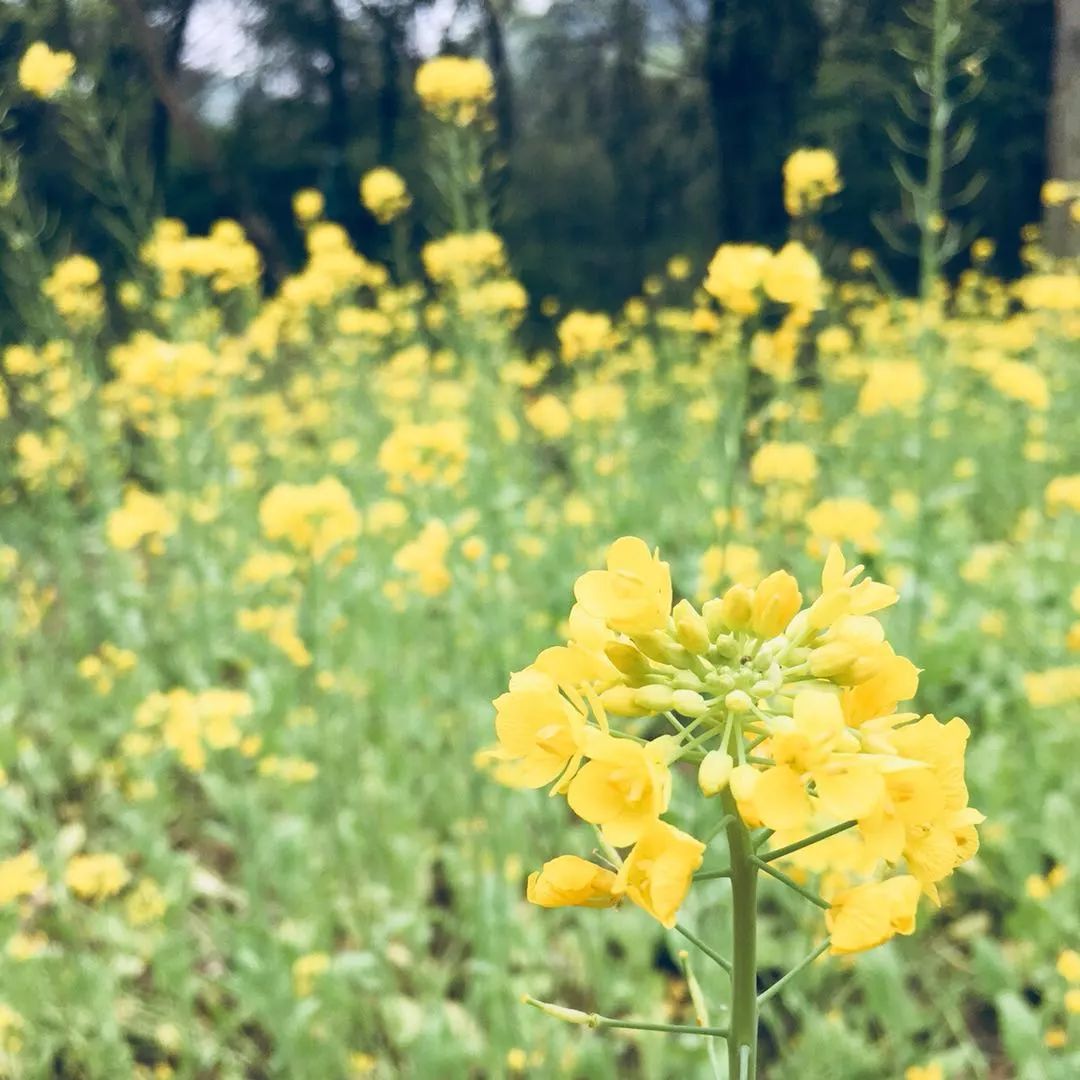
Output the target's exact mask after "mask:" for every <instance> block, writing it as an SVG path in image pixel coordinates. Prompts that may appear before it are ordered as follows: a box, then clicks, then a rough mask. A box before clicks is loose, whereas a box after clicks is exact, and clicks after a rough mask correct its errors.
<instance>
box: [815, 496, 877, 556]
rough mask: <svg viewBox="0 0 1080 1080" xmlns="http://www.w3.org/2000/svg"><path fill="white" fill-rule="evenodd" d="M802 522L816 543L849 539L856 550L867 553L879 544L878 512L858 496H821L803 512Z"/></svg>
mask: <svg viewBox="0 0 1080 1080" xmlns="http://www.w3.org/2000/svg"><path fill="white" fill-rule="evenodd" d="M806 524H807V527H808V528H809V530H810V533H811V536H812V537H813V539H814V540H815V541H818V542H822V541H827V542H829V543H833V544H840V543H843V542H844V541H850V542H851V543H852V544H854V545H855V547H856V548H857V549H858V550H860V551H867V552H875V551H877V549H878V548H879V546H880V542H879V540H878V529H880V528H881V514H880V513H879V512H878V511H877V510H875V509H874V507H872V506H871V505H870V504H869V503H868V502H865V501H864V500H862V499H853V498H837V499H823V500H822V501H821V502H820V503H818V504H817V506H815V507H814V508H813V509H812V510H811V511H810V512H809V513H808V514H807V515H806Z"/></svg>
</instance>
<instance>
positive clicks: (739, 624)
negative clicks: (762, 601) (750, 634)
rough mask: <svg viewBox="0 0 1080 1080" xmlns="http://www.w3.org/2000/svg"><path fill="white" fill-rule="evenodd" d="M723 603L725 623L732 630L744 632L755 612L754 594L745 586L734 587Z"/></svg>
mask: <svg viewBox="0 0 1080 1080" xmlns="http://www.w3.org/2000/svg"><path fill="white" fill-rule="evenodd" d="M721 603H722V608H721V610H722V612H723V616H724V622H725V623H727V625H728V626H729V627H730V628H731V629H732V630H744V629H745V628H746V627H747V625H748V624H749V622H750V616H751V614H752V612H753V606H754V593H753V592H751V591H750V589H748V588H747V587H746V586H745V585H732V586H731V588H730V589H728V591H727V592H726V593H724V599H723V601H722V602H721Z"/></svg>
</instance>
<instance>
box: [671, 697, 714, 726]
mask: <svg viewBox="0 0 1080 1080" xmlns="http://www.w3.org/2000/svg"><path fill="white" fill-rule="evenodd" d="M672 696H673V698H674V708H675V711H676V712H680V713H682V715H683V716H689V717H690V719H691V720H696V719H697V718H698V717H699V716H703V715H704V714H705V712H706V711H707V710H708V708H709V706H708V705H706V704H705V699H704V698H703V697H702V696H701V695H700V694H699V693H698V692H697V691H696V690H676V691H675V693H674V694H673V695H672Z"/></svg>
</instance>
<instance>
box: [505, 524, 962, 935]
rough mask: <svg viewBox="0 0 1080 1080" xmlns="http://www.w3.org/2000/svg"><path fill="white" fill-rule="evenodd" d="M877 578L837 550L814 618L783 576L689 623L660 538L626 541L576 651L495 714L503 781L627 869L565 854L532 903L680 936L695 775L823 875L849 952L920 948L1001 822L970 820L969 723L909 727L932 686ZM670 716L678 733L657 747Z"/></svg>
mask: <svg viewBox="0 0 1080 1080" xmlns="http://www.w3.org/2000/svg"><path fill="white" fill-rule="evenodd" d="M861 573H862V567H860V566H856V567H854V568H851V569H849V568H847V567H846V565H845V560H844V557H843V555H842V554H841V552H840V550H839V548H837V547H835V546H833V547H832V548H831V550H830V551H829V553H828V557H827V558H826V560H825V567H824V570H823V572H822V575H821V592H820V595H819V596H818V598H817V599H816V600H814V601H813V602H812V603H811V604H809V605H808V606H804V604H803V597H802V594H801V593H800V591H799V587H798V584H797V582H796V580H795V578H794V577H792V576H791V575H790V574H788V573H786V572H784V571H777V572H775V573H773V574H770V575H768V576H767V577H765V578H764V579H763V580H761V581H760V582H759V583H758V584H757V585H756V586H755V587H750V586H748V585H741V584H736V585H733V586H731V588H729V589H728V590H727V592H725V593H724V595H723V596H721V597H717V598H714V599H711V600H709V601H707V602H706V603H705V604H704V605H703V606H702V607H701V609H700V610H698V609H697V608H695V607H694V605H692V604H691V603H690V602H689V601H687V600H680V601H679V602H678V603H677V604H675V606H674V607H672V585H671V577H670V572H669V568H668V565H667V564H666V563H665V562H663V561H661V560H660V558H659V555H658V553H653V552H651V551H650V550H649V548H648V546H647V545H646V544H645V542H644V541H642V540H640V539H637V538H635V537H623V538H622V539H620V540H617V541H616V542H615V543H614V544H613V545H612V546H611V547H610V549H609V550H608V554H607V568H606V569H605V570H595V571H590V572H589V573H586V574H584V575H583V576H582V577H580V578H579V579H578V581H577V584H576V586H575V589H574V593H575V597H576V599H577V604H576V606H575V607H574V609H573V611H572V612H571V614H570V619H569V629H570V640H569V641H568V643H567V644H566V645H563V646H556V647H553V648H549V649H546V650H544V651H543V652H542V653H540V655H539V656H538V657H537V659H536V660H535V661H534V662H533V663H532V664H531V665H530V666H529V667H528V668H526V669H524V670H523V671H520V672H518V673H517V674H515V675H514V676H513V677H512V678H511V680H510V686H509V690H508V692H507V693H505V694H503V695H502V696H501V697H499V698H498V699H496V701H495V710H496V732H497V735H498V744H497V745H496V746H495V747H494V748H493V749H492V750H491V751H489V752H488V759H489V760H490V761H491V762H492V764H493V765H494V770H495V774H496V776H497V778H498V779H500V780H501V781H503V782H504V783H506V784H509V785H512V786H518V787H526V788H536V787H543V786H546V785H552V793H553V794H562V795H565V797H566V800H567V803H568V804H569V806H570V809H571V810H573V811H574V813H576V814H577V816H578V817H580V818H581V819H583V820H584V821H587V822H590V823H591V824H593V825H595V826H597V828H598V830H599V834H600V837H601V839H602V841H603V843H604V846H605V851H606V854H607V857H608V859H609V861H610V864H611V865H610V868H606V867H601V866H597V865H595V864H593V863H590V862H588V861H586V860H583V859H580V858H578V857H576V856H571V855H564V856H560V857H559V858H557V859H554V860H552V861H551V862H549V863H547V864H546V865H545V866H544V868H543V869H542V870H541V871H540V872H539V873H538V874H534V875H533V876H532V877H531V878H530V880H529V885H528V896H529V899H530V900H532V901H533V902H535V903H537V904H540V905H542V906H545V907H556V906H564V905H582V906H589V907H601V906H612V905H614V904H616V903H618V902H619V901H620V900H621V899H622V898H623V897H627V898H629V899H630V900H631V901H632V902H633V903H635V904H637V905H639V906H641V907H642V908H644V909H645V910H646V911H648V912H649V913H650V914H652V915H653V916H655V917H656V918H657V919H658V920H659V921H660V922H662V923H663V924H664V925H665V926H672V925H674V922H675V918H676V913H677V911H678V908H679V906H680V904H681V903H682V901H683V899H684V897H685V895H686V893H687V891H688V889H689V887H690V883H691V880H692V878H693V874H694V872H695V871H696V870H697V869H698V867H699V866H700V865H701V863H702V859H703V854H704V851H705V845H704V844H703V843H702V842H701V841H699V840H697V839H696V838H694V837H693V836H690V835H688V834H687V833H685V832H683V831H681V830H680V829H678V828H676V827H675V826H674V825H672V824H670V823H669V822H667V821H665V820H664V819H663V815H664V814H665V813H666V812H667V811H668V808H669V804H670V801H671V794H672V782H673V773H674V770H675V768H676V766H677V765H678V764H679V763H686V764H696V765H697V766H698V783H699V788H700V790H701V792H702V793H703V794H704V795H705V796H706V797H712V796H716V795H720V796H721V797H722V799H723V800H724V802H725V806H730V807H731V808H732V809H733V810H734V811H735V812H736V813H737V814H738V815H739V817H741V819H742V821H743V822H744V823H745V824H746V825H747V826H749V827H752V828H756V827H764V828H766V829H768V830H770V832H771V834H772V840H771V842H772V844H773V848H774V850H777V855H776V857H777V858H780V857H782V854H781V853H780V852H779V851H778V849H780V848H783V849H784V852H785V853H786V852H788V851H790V852H791V855H790V857H791V858H793V859H795V860H796V861H798V862H800V863H801V864H802V868H803V869H804V870H809V871H816V872H821V873H823V875H824V877H823V887H824V889H825V891H826V893H827V894H828V896H829V898H830V901H831V906H829V905H828V904H826V906H828V907H829V910H828V915H827V922H828V926H829V930H830V934H831V947H832V951H833V952H835V953H846V952H853V951H857V950H859V949H866V948H871V947H873V946H875V945H878V944H881V943H882V942H884V941H886V940H888V939H889V938H890V937H892V936H893V935H894V934H896V933H911V931H912V930H913V928H914V924H915V908H916V904H917V901H918V899H919V896H920V894H923V893H925V894H926V895H927V896H929V897H930V898H931V899H932V900H934V901H937V899H938V893H937V885H938V883H939V882H940V881H941V880H942V879H944V878H945V877H947V876H948V875H949V874H950V873H951V872H952V871H953V870H954V869H955V868H956V867H957V866H958V865H959V864H960V863H962V862H963V861H965V860H966V859H968V858H970V857H971V855H973V854H974V852H975V851H976V849H977V846H978V840H977V836H976V832H975V825H976V824H977V823H978V822H979V821H981V820H982V816H981V815H980V814H978V813H977V812H976V811H975V810H972V809H971V808H970V807H968V805H967V788H966V787H965V784H964V747H965V744H966V741H967V736H968V728H967V725H966V724H964V722H963V721H962V720H960V719H953V720H951V721H949V722H948V723H947V724H942V723H940V722H939V721H938V720H937V719H936V718H935V717H933V716H924V717H922V718H921V719H920V718H919V717H918V716H917V714H914V713H906V712H897V706H898V703H899V702H900V701H903V700H906V699H908V698H910V697H912V696H913V695H914V693H915V690H916V687H917V685H918V671H917V669H916V668H915V666H914V665H913V664H912V663H911V661H910V660H908V659H906V658H905V657H903V656H899V655H897V654H896V653H895V652H894V651H893V649H892V647H891V646H890V645H889V644H888V642H887V641H886V640H885V633H884V630H883V628H882V625H881V623H880V622H879V621H878V620H877V619H876V618H875V617H874V613H875V612H878V611H880V610H882V609H883V608H886V607H889V606H890V605H892V604H893V603H895V602H896V600H897V594H896V592H895V590H894V589H892V588H891V587H890V586H888V585H884V584H880V583H878V582H875V581H872V580H870V579H860V575H861ZM615 718H620V719H619V724H618V726H616V719H615ZM658 720H659V722H660V723H662V724H663V725H664V726H665V727H668V728H670V729H672V730H667V731H664V732H663V733H660V734H657V733H656V726H657V721H658ZM822 833H824V834H825V835H824V836H822V837H821V838H820V839H819V840H815V839H814V838H815V837H817V836H818V835H819V834H822ZM625 848H629V849H630V850H629V852H628V854H626V855H625V857H622V856H620V855H619V854H618V852H617V850H616V849H625ZM899 868H902V869H903V871H904V872H902V873H898V874H896V875H895V876H885V877H884V880H882V878H883V876H884V875H887V874H889V872H890V871H892V870H895V869H899Z"/></svg>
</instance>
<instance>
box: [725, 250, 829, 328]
mask: <svg viewBox="0 0 1080 1080" xmlns="http://www.w3.org/2000/svg"><path fill="white" fill-rule="evenodd" d="M704 285H705V291H706V292H707V293H709V294H710V295H711V296H713V297H715V298H716V299H717V300H719V301H720V303H721V304H723V305H724V307H726V308H728V309H729V310H730V311H733V312H734V313H735V314H736V315H743V316H749V315H754V314H756V313H757V312H758V310H759V309H760V307H761V301H762V296H763V295H764V296H765V297H767V298H768V299H770V300H775V301H776V302H777V303H780V304H787V305H789V307H790V308H791V309H792V312H793V313H797V314H798V316H800V317H801V321H806V318H807V317H808V316H809V314H810V312H812V311H814V310H815V309H816V308H817V307H818V306H819V304H820V302H821V287H822V284H821V268H820V267H819V266H818V263H817V260H816V259H815V258H814V256H813V255H812V254H811V253H810V252H809V251H807V250H806V248H805V247H803V245H802V244H800V243H799V242H798V241H797V240H792V241H791V242H790V243H787V244H785V245H784V246H783V247H782V248H781V249H780V250H779V251H777V252H775V253H774V252H772V251H770V250H769V249H768V248H767V247H762V246H761V245H760V244H721V245H720V247H719V248H717V250H716V254H715V255H714V256H713V258H712V261H711V262H710V263H709V269H708V274H707V276H706V278H705V282H704Z"/></svg>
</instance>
